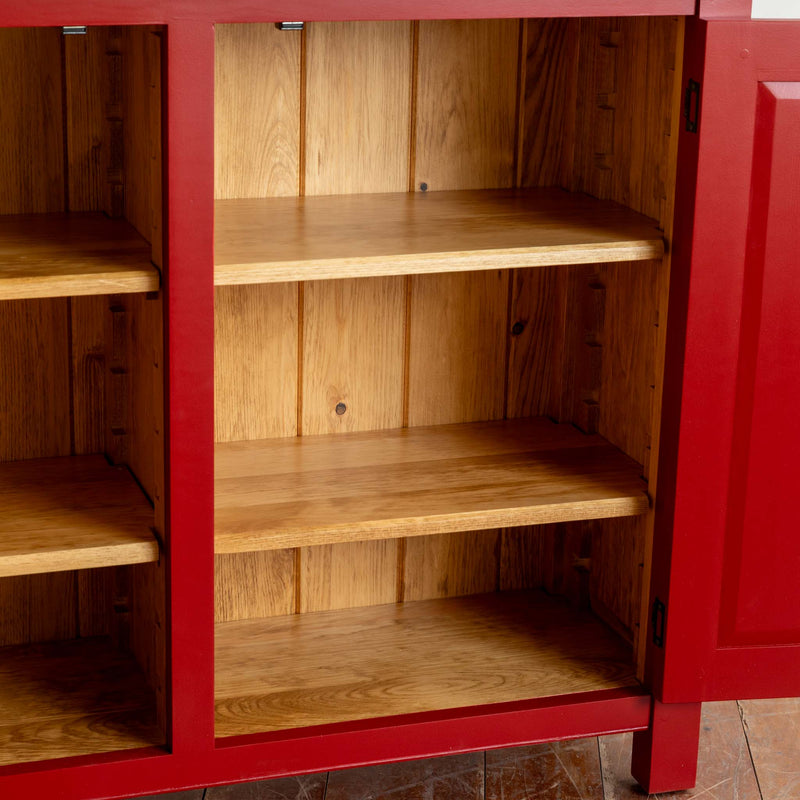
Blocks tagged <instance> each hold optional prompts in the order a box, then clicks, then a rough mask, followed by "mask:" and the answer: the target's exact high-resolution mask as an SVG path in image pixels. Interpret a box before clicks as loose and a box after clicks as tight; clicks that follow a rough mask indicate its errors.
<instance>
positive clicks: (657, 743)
mask: <svg viewBox="0 0 800 800" xmlns="http://www.w3.org/2000/svg"><path fill="white" fill-rule="evenodd" d="M701 709H702V703H660V702H659V701H658V700H653V708H652V711H651V716H650V727H649V728H648V729H647V730H646V731H639V732H637V733H634V735H633V758H632V759H631V773H632V774H633V777H634V778H635V779H636V780H637V781H638V782H639V783H640V784H641V786H642V788H643V789H644V790H645V791H647V792H649V793H650V794H656V793H659V792H677V791H680V790H682V789H691V788H692V787H693V786H694V785H695V782H696V779H697V751H698V746H699V743H700V711H701Z"/></svg>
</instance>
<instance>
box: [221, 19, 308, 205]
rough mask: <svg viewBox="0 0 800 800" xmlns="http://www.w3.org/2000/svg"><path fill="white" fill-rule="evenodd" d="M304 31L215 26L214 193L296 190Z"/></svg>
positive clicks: (271, 193)
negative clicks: (301, 53)
mask: <svg viewBox="0 0 800 800" xmlns="http://www.w3.org/2000/svg"><path fill="white" fill-rule="evenodd" d="M300 37H301V34H300V33H293V32H290V31H279V30H278V29H277V28H276V27H275V26H274V25H271V24H251V25H217V26H216V27H215V44H216V52H215V82H214V165H215V183H214V185H215V190H214V192H215V196H216V197H218V198H238V197H283V196H287V195H296V194H297V193H298V190H299V168H300Z"/></svg>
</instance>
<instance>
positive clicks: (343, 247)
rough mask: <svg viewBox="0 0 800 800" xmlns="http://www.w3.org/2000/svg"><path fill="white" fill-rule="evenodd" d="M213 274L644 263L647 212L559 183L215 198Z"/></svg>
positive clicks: (219, 278)
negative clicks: (545, 186)
mask: <svg viewBox="0 0 800 800" xmlns="http://www.w3.org/2000/svg"><path fill="white" fill-rule="evenodd" d="M215 207H216V221H215V234H216V235H215V239H216V244H215V269H214V282H215V284H217V285H218V286H222V285H229V284H252V283H271V282H279V281H293V280H323V279H329V278H357V277H370V276H375V275H408V274H416V273H427V272H459V271H469V270H483V269H505V268H514V267H543V266H550V265H556V264H589V263H604V262H610V261H646V260H650V259H657V258H661V257H662V256H663V254H664V240H663V233H662V232H661V231H659V230H658V228H657V223H656V221H655V220H653V219H650V218H648V217H645V216H642V215H641V214H637V213H635V212H633V211H631V210H630V209H628V208H625V207H624V206H621V205H618V204H616V203H612V202H607V201H601V200H595V199H594V198H591V197H589V196H587V195H584V194H579V193H573V192H566V191H564V190H562V189H557V188H548V189H528V190H486V191H446V192H417V193H408V192H397V193H386V194H361V195H338V196H323V197H288V198H287V197H278V198H267V199H244V200H217V201H216V206H215Z"/></svg>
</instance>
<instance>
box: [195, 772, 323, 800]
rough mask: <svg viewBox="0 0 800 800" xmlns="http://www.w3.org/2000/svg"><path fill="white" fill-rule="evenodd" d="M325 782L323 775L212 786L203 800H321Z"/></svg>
mask: <svg viewBox="0 0 800 800" xmlns="http://www.w3.org/2000/svg"><path fill="white" fill-rule="evenodd" d="M325 780H326V775H325V774H324V773H323V774H322V775H301V776H299V777H296V778H275V779H274V780H271V781H256V782H255V783H238V784H234V785H233V786H213V787H211V788H210V789H208V791H207V792H206V796H205V798H204V800H323V798H324V797H325ZM192 800H194V798H193V799H192Z"/></svg>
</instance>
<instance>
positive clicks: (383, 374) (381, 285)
mask: <svg viewBox="0 0 800 800" xmlns="http://www.w3.org/2000/svg"><path fill="white" fill-rule="evenodd" d="M405 289H406V283H405V281H404V280H403V279H402V278H395V277H392V278H376V279H372V280H347V281H315V282H313V283H308V284H306V286H305V291H304V308H303V327H304V333H303V369H302V373H303V404H302V405H303V420H302V430H303V433H304V434H305V435H313V434H321V433H341V432H346V431H358V430H374V429H381V428H399V427H400V426H401V425H402V423H403V417H402V413H403V383H404V382H403V364H404V354H403V347H404V343H405V336H404V330H403V325H404V321H405ZM396 559H397V545H396V543H395V542H380V541H376V542H359V543H352V544H348V545H332V546H328V547H317V548H313V549H310V550H309V549H305V548H304V549H303V550H302V551H301V553H300V575H299V590H300V594H299V597H300V601H299V610H300V611H323V610H328V609H334V608H349V607H352V606H357V605H371V604H374V603H387V602H393V601H394V600H395V599H396V590H395V583H396V574H397V563H396Z"/></svg>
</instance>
